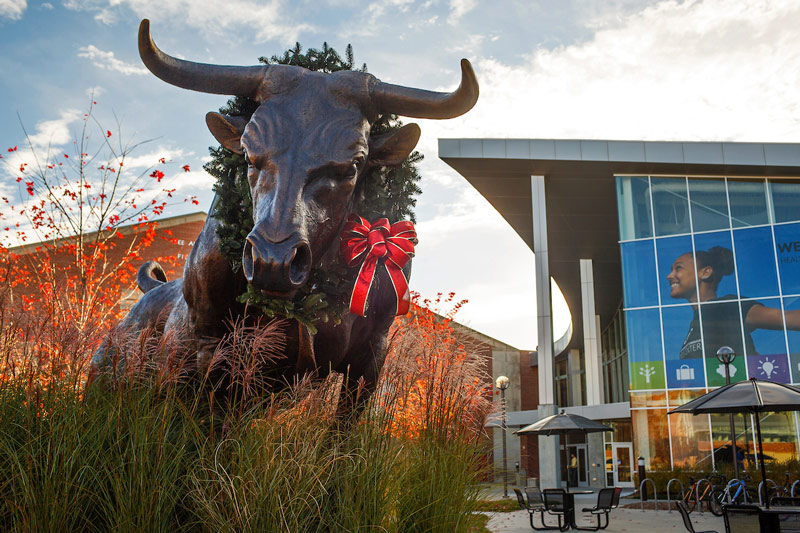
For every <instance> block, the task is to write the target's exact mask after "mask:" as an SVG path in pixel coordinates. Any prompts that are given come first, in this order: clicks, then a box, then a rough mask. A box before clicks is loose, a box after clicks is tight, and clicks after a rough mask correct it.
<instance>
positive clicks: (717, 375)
mask: <svg viewBox="0 0 800 533" xmlns="http://www.w3.org/2000/svg"><path fill="white" fill-rule="evenodd" d="M700 320H701V323H702V324H703V351H704V353H705V358H706V374H707V376H708V386H709V387H719V386H722V385H724V384H725V365H720V363H719V361H718V360H717V351H718V350H719V349H720V348H722V347H723V346H729V347H731V348H733V351H734V352H736V354H737V355H741V357H737V358H736V359H734V361H733V364H732V365H731V367H730V372H731V381H732V382H736V381H742V380H744V379H747V376H746V375H745V374H746V370H745V367H746V364H745V358H744V357H743V356H744V353H745V351H744V343H743V342H742V321H741V314H740V310H739V302H737V301H736V300H723V301H714V302H708V303H704V304H701V305H700Z"/></svg>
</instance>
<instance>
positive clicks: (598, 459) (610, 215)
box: [439, 139, 800, 486]
mask: <svg viewBox="0 0 800 533" xmlns="http://www.w3.org/2000/svg"><path fill="white" fill-rule="evenodd" d="M439 156H440V158H441V159H443V160H444V161H445V162H446V163H447V164H449V165H450V166H451V167H453V168H454V169H455V170H456V171H458V172H459V173H460V174H461V175H462V176H464V177H465V178H466V179H467V180H468V181H469V182H470V183H471V184H472V186H473V187H475V188H476V189H477V190H478V191H479V192H480V193H481V194H482V195H483V196H484V197H485V198H486V199H487V200H488V201H489V202H490V203H491V204H492V205H493V206H494V207H495V208H496V209H497V210H498V211H499V212H500V214H501V215H502V216H503V217H504V218H505V219H506V220H507V221H508V223H509V224H510V225H511V227H512V228H514V230H515V231H516V232H517V233H518V234H519V236H520V237H521V238H522V240H523V241H524V242H525V243H526V244H527V245H528V246H529V247H530V249H531V250H532V251H533V252H534V254H535V272H531V275H532V276H535V280H536V290H537V315H538V319H537V320H538V322H537V327H538V335H539V346H538V350H537V352H535V354H534V356H533V357H531V359H530V361H526V360H525V358H521V361H520V364H521V365H528V366H530V367H535V368H536V373H535V374H536V376H537V379H536V380H529V381H526V380H524V379H523V380H522V381H521V383H519V387H520V388H521V389H522V392H521V396H520V397H521V398H522V405H521V409H520V411H516V412H512V413H510V414H509V425H512V426H522V425H525V424H529V423H532V422H534V421H536V420H537V419H539V418H541V417H544V416H547V415H550V414H554V413H556V412H557V411H558V410H561V409H564V410H566V411H568V412H575V413H579V414H582V415H584V416H587V417H589V418H592V419H595V420H600V421H603V422H606V423H608V424H609V425H611V426H612V427H613V428H614V431H613V432H609V433H606V434H594V435H590V436H589V437H588V439H582V438H581V439H575V440H573V439H571V438H570V439H568V440H567V442H566V443H560V444H561V445H564V444H565V445H566V449H564V448H562V447H560V446H559V443H557V439H556V438H552V437H538V438H529V439H523V440H522V441H521V447H522V454H523V455H525V454H526V453H527V454H528V455H532V456H534V459H533V460H531V461H529V462H528V464H527V465H526V469H527V472H528V476H531V477H539V478H541V482H542V484H543V485H544V486H555V484H556V483H558V482H559V479H560V478H561V471H562V467H561V465H562V464H563V463H564V461H565V460H566V458H567V457H569V454H571V453H575V454H576V456H577V457H578V459H579V479H580V481H581V484H587V485H592V486H602V485H618V486H632V485H633V480H634V475H633V473H634V468H635V467H634V465H635V458H637V457H639V456H641V457H643V458H644V460H645V463H646V466H647V468H670V467H683V468H694V469H697V470H702V471H708V470H711V469H713V468H715V467H716V466H718V465H719V464H720V463H722V462H725V461H727V462H728V464H730V462H731V458H730V457H731V447H730V446H731V445H730V442H731V430H730V425H729V419H728V416H727V415H712V416H708V415H702V416H697V417H692V416H691V415H669V416H668V415H667V411H668V410H669V409H671V408H674V407H676V406H679V405H681V404H683V403H685V402H686V401H688V400H690V399H692V398H695V397H697V396H699V395H701V394H704V393H705V392H707V391H708V390H710V389H713V388H715V387H718V386H720V385H722V384H724V383H725V367H724V365H721V363H719V361H718V360H717V358H716V352H717V350H718V349H719V348H720V347H721V346H725V345H726V346H730V347H731V348H733V350H734V351H735V353H736V354H737V356H736V358H735V359H734V361H733V364H732V365H731V366H730V368H729V375H730V379H731V381H734V382H735V381H740V380H743V379H747V378H749V377H757V378H760V379H770V380H773V381H779V382H783V383H800V145H798V144H766V143H727V142H718V143H714V142H641V141H597V140H591V141H588V140H541V139H533V140H527V139H440V140H439ZM551 278H552V279H553V280H554V281H555V282H556V284H557V285H558V287H559V288H560V290H561V292H562V293H563V295H564V297H565V299H566V302H567V304H568V307H569V311H570V314H571V327H570V328H569V329H568V331H567V334H566V335H565V336H564V337H563V338H561V339H553V334H552V331H553V330H552V327H553V321H552V304H551V294H550V293H551V285H550V280H551ZM526 398H528V399H529V400H528V401H527V402H526V400H525V399H526ZM734 419H735V435H736V442H737V446H738V447H740V448H741V449H742V450H743V452H744V456H745V459H744V462H745V468H748V469H751V468H754V461H755V460H757V452H756V450H755V449H754V445H753V442H754V440H755V439H754V435H753V432H754V429H753V421H752V418H751V417H749V416H743V415H737V416H735V417H734ZM761 424H762V431H763V432H764V440H765V450H764V455H765V459H766V460H768V461H769V460H779V461H780V460H788V459H796V458H797V457H798V420H797V415H796V414H795V413H776V414H769V415H766V416H764V417H762V423H761ZM514 429H516V427H515V428H514ZM515 438H516V437H515ZM534 449H535V450H536V451H535V453H534ZM726 451H727V453H725V452H726ZM536 456H538V460H537V458H536Z"/></svg>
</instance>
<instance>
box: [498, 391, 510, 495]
mask: <svg viewBox="0 0 800 533" xmlns="http://www.w3.org/2000/svg"><path fill="white" fill-rule="evenodd" d="M509 381H510V380H509V379H508V377H506V376H499V377H498V378H497V380H495V382H494V383H495V385H497V388H498V389H500V408H501V409H502V410H503V418H502V423H503V426H502V429H503V498H508V463H507V452H506V430H507V427H506V389H507V388H508V385H509Z"/></svg>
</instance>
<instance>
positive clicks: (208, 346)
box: [183, 215, 244, 368]
mask: <svg viewBox="0 0 800 533" xmlns="http://www.w3.org/2000/svg"><path fill="white" fill-rule="evenodd" d="M219 224H220V223H219V221H218V220H217V219H215V218H214V217H213V216H211V215H209V216H208V218H206V223H205V225H204V226H203V229H202V231H201V232H200V235H199V236H198V237H197V240H196V241H195V244H194V247H193V248H192V251H191V253H190V254H189V258H188V259H187V260H186V266H185V267H184V272H183V297H184V299H185V300H186V305H187V329H188V333H189V336H190V342H191V343H192V345H193V347H194V348H195V349H196V352H197V359H198V361H197V362H198V364H199V366H200V368H205V367H206V366H207V365H208V364H209V363H210V362H211V358H212V357H213V355H214V350H215V348H216V346H217V344H218V343H219V339H220V338H221V337H222V336H223V335H224V334H225V332H226V328H225V322H226V320H228V319H229V318H230V317H231V312H232V311H234V310H235V309H236V308H237V307H238V306H239V305H238V304H237V302H236V297H237V296H239V295H240V294H241V293H242V292H244V277H243V276H242V275H241V274H237V273H235V272H234V271H233V269H232V268H231V265H230V263H229V262H228V259H227V258H226V257H225V256H224V255H223V254H222V252H221V251H220V248H219V237H218V236H217V227H218V226H219Z"/></svg>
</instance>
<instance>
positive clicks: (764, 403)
mask: <svg viewBox="0 0 800 533" xmlns="http://www.w3.org/2000/svg"><path fill="white" fill-rule="evenodd" d="M763 411H800V390H797V389H796V388H794V387H790V386H789V385H784V384H783V383H775V382H774V381H762V380H759V379H756V378H751V379H749V380H747V381H740V382H739V383H732V384H731V385H725V386H724V387H720V388H718V389H716V390H713V391H711V392H709V393H708V394H705V395H703V396H700V397H699V398H695V399H694V400H692V401H690V402H688V403H685V404H683V405H681V406H680V407H678V408H677V409H673V410H672V411H670V412H669V414H673V413H691V414H693V415H700V414H708V413H752V414H754V415H755V419H756V437H757V439H758V456H759V458H760V459H761V460H760V461H759V463H760V464H761V480H762V481H763V482H764V487H765V488H766V491H767V496H769V487H768V486H767V469H766V468H765V466H764V446H763V444H762V440H761V422H760V420H759V413H761V412H763ZM766 500H767V508H769V497H767V498H766Z"/></svg>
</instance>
